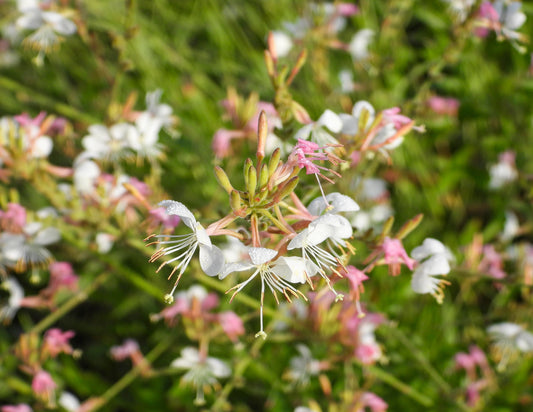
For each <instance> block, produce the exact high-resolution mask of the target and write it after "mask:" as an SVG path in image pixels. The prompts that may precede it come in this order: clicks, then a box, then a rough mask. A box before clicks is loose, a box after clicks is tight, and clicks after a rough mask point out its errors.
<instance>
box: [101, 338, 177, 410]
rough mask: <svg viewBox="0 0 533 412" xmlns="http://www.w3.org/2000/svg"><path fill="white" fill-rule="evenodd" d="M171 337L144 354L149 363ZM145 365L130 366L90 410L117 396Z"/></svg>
mask: <svg viewBox="0 0 533 412" xmlns="http://www.w3.org/2000/svg"><path fill="white" fill-rule="evenodd" d="M171 340H172V339H166V340H164V341H162V342H159V343H158V344H157V346H156V347H155V348H153V349H152V350H151V351H150V352H149V353H148V355H146V360H147V361H148V362H149V363H152V362H153V361H154V360H156V359H157V358H158V357H159V356H160V355H161V354H162V353H163V352H164V351H165V350H166V349H167V348H168V347H169V346H170V343H171ZM145 367H146V365H144V364H139V365H137V366H135V367H134V368H132V369H131V370H130V371H129V372H128V373H126V374H125V375H124V376H122V378H120V379H119V380H118V381H117V382H115V383H114V384H113V386H111V387H110V388H109V389H108V390H107V391H105V392H104V393H103V395H102V396H100V397H98V400H99V402H98V404H97V406H96V407H95V409H91V412H93V411H96V410H98V409H100V408H101V407H102V406H104V405H106V404H107V403H109V401H110V400H111V399H113V398H114V397H115V396H117V395H118V394H119V393H120V392H122V391H123V390H124V389H125V388H127V387H128V386H129V385H130V384H131V383H132V382H133V381H134V380H135V379H136V378H137V377H138V376H139V375H140V374H141V372H142V370H143V368H145Z"/></svg>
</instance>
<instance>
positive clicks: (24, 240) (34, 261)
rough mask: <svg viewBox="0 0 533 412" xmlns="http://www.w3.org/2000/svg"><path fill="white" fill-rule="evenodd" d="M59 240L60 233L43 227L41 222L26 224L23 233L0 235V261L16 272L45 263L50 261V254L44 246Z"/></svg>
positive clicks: (54, 229) (51, 228)
mask: <svg viewBox="0 0 533 412" xmlns="http://www.w3.org/2000/svg"><path fill="white" fill-rule="evenodd" d="M60 239H61V233H60V232H59V230H58V229H56V228H54V227H43V225H42V223H41V222H29V223H26V225H25V226H24V228H23V233H18V234H13V233H7V232H4V233H1V234H0V251H1V255H2V258H3V259H2V260H4V261H5V262H6V264H7V265H8V266H12V267H14V268H16V269H17V270H25V269H26V267H27V266H38V265H40V264H43V263H47V262H49V261H50V260H51V258H52V254H51V253H50V251H49V250H48V249H46V247H45V246H48V245H51V244H53V243H56V242H58V241H59V240H60Z"/></svg>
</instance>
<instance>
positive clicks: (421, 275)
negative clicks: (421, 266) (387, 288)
mask: <svg viewBox="0 0 533 412" xmlns="http://www.w3.org/2000/svg"><path fill="white" fill-rule="evenodd" d="M439 282H440V281H439V279H436V278H434V277H432V276H429V275H428V274H426V273H425V272H424V271H422V270H418V269H417V270H415V272H414V273H413V277H412V279H411V289H413V292H415V293H422V294H424V293H433V292H435V291H436V290H437V289H438V288H437V287H438V284H439Z"/></svg>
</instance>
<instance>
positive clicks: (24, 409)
mask: <svg viewBox="0 0 533 412" xmlns="http://www.w3.org/2000/svg"><path fill="white" fill-rule="evenodd" d="M1 411H2V412H33V410H32V409H31V408H30V407H29V406H28V405H26V404H25V403H19V404H18V405H6V406H2V409H1Z"/></svg>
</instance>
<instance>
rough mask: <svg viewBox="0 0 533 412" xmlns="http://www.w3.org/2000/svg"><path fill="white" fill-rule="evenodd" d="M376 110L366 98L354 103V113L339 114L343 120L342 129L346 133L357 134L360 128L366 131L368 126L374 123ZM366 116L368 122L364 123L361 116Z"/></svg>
mask: <svg viewBox="0 0 533 412" xmlns="http://www.w3.org/2000/svg"><path fill="white" fill-rule="evenodd" d="M375 114H376V110H375V109H374V106H372V105H371V104H370V103H369V102H367V101H366V100H360V101H358V102H357V103H355V104H354V106H353V108H352V114H351V115H350V114H346V113H341V114H339V116H340V118H341V121H342V130H341V132H342V133H344V134H357V133H358V132H359V130H361V131H363V132H366V131H367V129H368V128H370V126H371V125H372V123H374V119H375ZM362 116H365V117H366V122H365V123H364V124H361V123H362V120H361V117H362Z"/></svg>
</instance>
